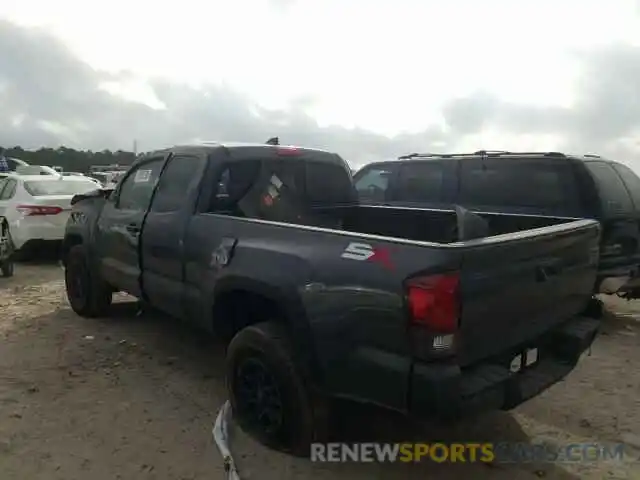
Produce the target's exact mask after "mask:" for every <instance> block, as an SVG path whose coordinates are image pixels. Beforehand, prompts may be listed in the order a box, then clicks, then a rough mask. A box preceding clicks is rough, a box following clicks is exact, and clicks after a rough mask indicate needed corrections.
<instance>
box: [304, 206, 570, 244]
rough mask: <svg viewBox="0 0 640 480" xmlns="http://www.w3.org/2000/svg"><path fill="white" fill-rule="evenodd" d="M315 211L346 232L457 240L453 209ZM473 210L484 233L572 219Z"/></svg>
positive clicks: (320, 218) (320, 219) (322, 220)
mask: <svg viewBox="0 0 640 480" xmlns="http://www.w3.org/2000/svg"><path fill="white" fill-rule="evenodd" d="M316 211H317V212H318V214H319V216H318V217H317V218H318V219H317V221H318V224H319V225H323V226H332V227H334V228H336V227H337V228H340V229H342V230H345V231H349V232H357V233H365V234H370V235H381V236H385V237H396V238H403V239H409V240H417V241H423V242H434V243H453V242H457V241H458V229H457V216H456V212H455V211H453V210H434V209H424V208H403V207H385V206H366V205H358V206H346V207H334V208H324V209H317V210H316ZM474 213H475V215H478V216H479V217H481V218H483V219H484V220H485V221H486V222H487V224H488V227H489V228H488V232H487V233H488V235H487V236H494V235H503V234H508V233H514V232H521V231H524V230H530V229H537V228H542V227H548V226H552V225H559V224H562V223H569V222H573V221H575V220H576V219H574V218H561V217H545V216H535V215H521V214H504V213H478V212H474ZM311 218H314V217H311Z"/></svg>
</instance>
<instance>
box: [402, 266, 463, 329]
mask: <svg viewBox="0 0 640 480" xmlns="http://www.w3.org/2000/svg"><path fill="white" fill-rule="evenodd" d="M459 287H460V276H459V274H458V273H447V274H441V275H430V276H425V277H416V278H412V279H410V280H409V281H408V282H407V287H406V288H407V303H408V307H409V315H410V321H411V323H412V324H413V325H418V326H423V327H426V328H428V329H429V330H431V331H432V332H433V333H435V334H449V333H454V332H455V331H456V330H457V329H458V320H459V315H460V304H459Z"/></svg>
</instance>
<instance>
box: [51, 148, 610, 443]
mask: <svg viewBox="0 0 640 480" xmlns="http://www.w3.org/2000/svg"><path fill="white" fill-rule="evenodd" d="M72 203H73V208H72V212H71V215H70V218H69V222H68V224H67V228H66V235H65V239H64V244H63V262H64V265H65V280H66V289H67V295H68V299H69V302H70V304H71V307H72V308H73V310H74V311H75V312H76V313H78V314H79V315H81V316H87V317H92V316H102V315H106V314H107V313H108V309H109V306H110V303H111V299H112V294H113V292H116V291H124V292H128V293H129V294H131V295H133V296H135V297H137V298H139V299H140V300H141V302H143V303H144V304H147V305H149V306H151V307H154V308H156V309H159V310H161V311H163V312H165V313H167V314H169V315H171V316H173V317H176V318H180V319H184V320H187V321H190V322H193V323H195V324H197V325H199V326H201V327H203V328H204V329H207V330H210V331H212V332H215V333H216V334H217V335H220V336H221V337H222V338H223V339H225V340H227V341H228V342H229V343H228V347H227V356H226V366H225V368H226V374H227V385H228V392H229V397H230V400H231V404H232V408H233V411H234V415H235V417H236V418H237V419H238V422H239V424H240V425H241V427H242V428H243V429H245V430H246V431H248V432H249V433H251V434H253V435H254V436H256V437H257V438H258V439H259V440H260V441H262V442H263V443H264V444H266V445H268V446H271V447H273V448H277V449H281V450H284V451H289V452H293V453H296V454H303V455H304V454H308V453H309V444H310V442H312V441H317V440H319V439H321V438H323V436H324V435H326V434H327V428H330V427H331V417H330V415H331V412H332V409H331V405H332V404H333V403H334V402H333V400H334V399H349V400H355V401H358V402H367V403H373V404H377V405H379V406H383V407H386V408H389V409H393V410H396V411H400V412H403V413H405V414H407V415H411V416H414V417H415V418H428V417H436V418H437V419H442V420H457V419H460V418H462V417H464V416H467V415H472V414H477V413H480V412H483V411H487V410H495V409H511V408H513V407H515V406H516V405H518V404H520V403H522V402H524V401H525V400H527V399H529V398H531V397H533V396H535V395H537V394H539V393H540V392H542V391H543V390H545V389H546V388H548V387H549V386H551V385H552V384H554V383H556V382H558V381H559V380H561V379H562V378H563V377H565V376H566V375H567V374H568V373H569V372H570V371H571V370H572V369H573V368H574V367H575V365H576V363H577V362H578V360H579V359H580V357H581V355H582V353H583V352H584V351H585V350H586V349H587V348H588V347H589V346H590V344H591V343H592V342H593V340H594V338H595V336H596V334H597V331H598V326H599V323H598V321H597V320H595V319H592V318H588V317H587V316H586V315H585V313H584V312H585V307H586V305H587V304H588V302H589V300H590V298H591V291H592V287H593V284H594V281H595V277H596V270H597V264H598V245H599V243H598V242H599V238H600V227H599V224H598V222H596V221H593V220H581V219H572V218H565V219H562V218H547V217H543V216H531V215H509V214H499V213H488V214H482V213H479V214H477V215H476V216H475V220H476V221H478V219H480V223H482V218H483V217H486V216H490V217H491V221H490V222H486V225H485V227H484V228H488V227H487V225H490V228H489V229H488V230H487V231H486V232H485V233H484V234H483V235H482V236H480V238H478V235H477V231H478V228H476V227H477V225H476V227H474V228H475V230H476V235H475V237H476V238H472V239H467V240H465V238H469V237H470V235H469V232H468V231H467V233H465V232H462V230H465V228H467V226H465V225H466V223H465V221H464V218H465V215H464V212H462V211H455V210H435V209H421V208H401V207H397V208H396V207H384V206H362V205H358V203H357V194H356V191H355V188H354V186H353V183H352V177H351V172H350V169H349V167H348V165H347V164H346V162H345V161H344V160H343V159H342V158H341V157H340V156H338V155H336V154H334V153H329V152H325V151H321V150H314V149H308V148H294V147H283V146H278V145H263V144H255V145H252V144H217V143H210V144H204V145H191V146H178V147H174V148H170V149H166V150H161V151H157V152H154V153H150V154H148V155H146V156H145V157H143V158H141V159H139V160H138V161H136V163H135V164H134V165H133V166H132V167H131V169H130V170H129V171H128V172H127V174H126V176H125V177H124V178H123V180H122V181H121V182H120V183H119V185H118V186H117V188H116V189H115V190H113V191H105V190H101V191H96V192H93V193H91V194H85V195H78V196H76V197H75V198H74V200H73V202H72ZM461 219H462V220H463V221H461ZM471 223H473V222H471ZM476 223H477V222H476ZM481 227H482V226H481ZM474 228H471V230H473V229H474ZM481 229H482V228H480V230H481ZM467 230H468V228H467ZM471 237H473V235H471ZM212 407H213V406H212Z"/></svg>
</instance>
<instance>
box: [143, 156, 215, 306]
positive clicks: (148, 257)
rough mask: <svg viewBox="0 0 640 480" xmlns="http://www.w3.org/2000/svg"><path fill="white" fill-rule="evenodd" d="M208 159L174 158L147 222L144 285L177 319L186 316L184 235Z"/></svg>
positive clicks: (148, 294)
mask: <svg viewBox="0 0 640 480" xmlns="http://www.w3.org/2000/svg"><path fill="white" fill-rule="evenodd" d="M205 167H206V157H205V156H195V155H181V154H177V155H174V156H172V157H171V158H170V159H169V161H168V163H167V165H166V166H165V168H164V170H163V171H162V175H161V176H160V181H159V182H158V187H157V189H156V192H155V194H154V196H153V200H152V201H151V208H150V209H149V213H148V214H147V218H146V219H145V222H144V227H143V235H142V242H141V247H140V251H141V252H142V262H141V264H142V285H143V289H144V293H145V296H146V298H147V299H148V300H149V302H150V303H151V304H152V305H153V306H154V307H157V308H158V309H160V310H162V311H164V312H165V313H168V314H169V315H172V316H174V317H178V318H181V317H184V316H185V314H186V308H185V305H184V259H185V252H184V249H185V245H184V235H185V232H186V228H187V225H188V222H189V221H190V219H191V217H192V216H193V214H194V211H195V205H196V201H197V197H198V186H199V180H200V179H201V178H202V176H203V173H204V169H205Z"/></svg>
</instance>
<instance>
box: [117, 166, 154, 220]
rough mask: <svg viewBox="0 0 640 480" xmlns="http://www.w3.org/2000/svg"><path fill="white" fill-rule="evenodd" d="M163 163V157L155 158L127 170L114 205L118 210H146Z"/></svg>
mask: <svg viewBox="0 0 640 480" xmlns="http://www.w3.org/2000/svg"><path fill="white" fill-rule="evenodd" d="M163 164H164V158H157V159H153V160H149V161H147V162H144V163H142V164H140V165H138V166H137V167H136V168H135V169H134V170H132V171H131V172H129V174H128V175H127V177H126V178H125V179H124V181H123V182H122V184H121V185H120V189H119V192H118V196H117V199H116V204H115V207H116V208H117V209H120V210H146V209H147V208H148V207H149V201H150V200H151V195H153V189H154V187H155V185H156V182H157V181H158V177H159V176H160V171H161V170H162V165H163Z"/></svg>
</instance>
